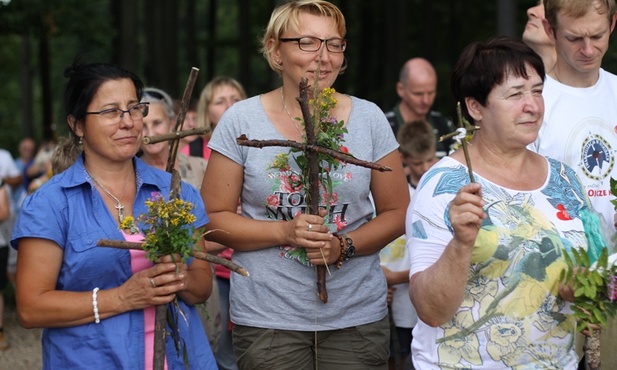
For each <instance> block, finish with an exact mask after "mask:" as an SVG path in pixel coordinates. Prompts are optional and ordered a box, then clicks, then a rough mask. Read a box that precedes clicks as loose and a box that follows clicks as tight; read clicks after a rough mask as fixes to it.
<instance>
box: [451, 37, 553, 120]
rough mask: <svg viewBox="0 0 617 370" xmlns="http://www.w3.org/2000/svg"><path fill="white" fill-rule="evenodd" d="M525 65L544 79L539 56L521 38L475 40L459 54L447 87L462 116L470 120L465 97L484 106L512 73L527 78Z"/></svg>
mask: <svg viewBox="0 0 617 370" xmlns="http://www.w3.org/2000/svg"><path fill="white" fill-rule="evenodd" d="M527 66H530V67H531V68H533V69H534V70H535V71H536V72H537V73H538V75H539V76H540V78H542V81H544V78H545V76H544V64H543V63H542V58H540V56H539V55H538V54H536V52H535V51H533V50H532V49H531V48H530V47H529V46H527V45H526V44H525V43H524V42H523V41H521V40H519V39H517V38H514V37H509V36H499V37H494V38H491V39H489V40H487V41H484V42H481V41H475V42H472V43H471V44H469V45H468V46H467V47H466V48H465V50H463V52H462V53H461V56H460V58H459V60H458V62H456V65H455V66H454V70H453V72H452V78H451V80H450V88H451V90H452V95H453V96H454V99H455V101H457V102H460V104H461V108H462V112H463V115H464V116H465V118H467V120H469V122H473V119H472V118H471V116H470V115H469V112H468V111H467V107H466V105H465V98H468V97H471V98H474V99H475V100H476V101H478V103H480V104H481V105H482V106H486V99H487V97H488V94H489V93H490V92H491V90H493V88H494V87H495V86H496V85H499V84H501V83H502V82H503V81H504V80H505V79H506V78H507V76H508V74H509V73H512V74H513V75H514V76H516V77H523V78H529V76H528V75H527Z"/></svg>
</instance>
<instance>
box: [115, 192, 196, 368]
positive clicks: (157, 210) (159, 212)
mask: <svg viewBox="0 0 617 370" xmlns="http://www.w3.org/2000/svg"><path fill="white" fill-rule="evenodd" d="M146 206H147V208H148V211H147V212H146V213H143V214H141V215H139V216H138V217H137V219H136V220H135V219H134V218H133V217H132V216H126V217H125V218H124V219H123V220H122V222H121V224H120V228H121V229H122V230H124V231H126V232H128V233H131V234H136V233H138V232H139V229H138V227H137V225H136V224H135V221H138V222H140V223H141V224H142V225H143V231H144V234H145V241H144V243H143V245H142V248H143V250H144V251H145V252H146V258H148V259H149V260H150V261H152V262H157V261H158V258H159V257H160V256H164V255H171V257H172V259H174V261H175V256H176V255H177V254H179V255H180V256H181V258H182V261H186V259H187V258H188V257H189V256H191V254H192V252H193V249H194V246H195V244H196V243H197V241H198V238H197V237H196V236H195V235H196V234H195V228H194V227H193V225H192V224H193V222H195V219H196V217H195V215H193V214H192V213H191V211H192V210H193V207H194V206H193V204H192V203H190V202H186V201H184V200H182V199H180V198H172V199H169V200H168V201H166V200H165V199H164V198H163V196H162V195H161V194H160V193H155V194H154V196H153V197H152V198H150V199H148V200H146ZM178 272H179V271H178ZM166 316H167V317H166V318H167V325H168V326H169V328H170V331H169V332H168V333H167V334H168V335H170V336H171V337H172V338H173V340H174V345H175V347H176V351H177V353H178V356H180V354H182V356H183V359H184V364H185V366H186V368H187V369H188V368H189V364H188V354H187V351H186V343H184V339H183V338H182V337H181V336H180V330H179V327H178V324H177V323H178V320H179V319H180V317H182V318H183V319H184V320H186V315H185V314H184V312H183V311H182V308H181V306H180V305H179V304H178V300H177V298H175V299H174V300H173V301H172V302H171V303H170V304H169V306H168V307H167V315H166Z"/></svg>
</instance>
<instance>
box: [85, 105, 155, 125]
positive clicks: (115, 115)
mask: <svg viewBox="0 0 617 370" xmlns="http://www.w3.org/2000/svg"><path fill="white" fill-rule="evenodd" d="M149 104H150V103H148V102H143V103H137V104H135V105H133V106H132V107H130V108H129V109H127V110H123V109H120V108H109V109H105V110H102V111H99V112H86V114H98V115H99V117H101V119H102V120H104V121H105V122H106V123H109V124H114V123H118V122H120V121H122V118H123V117H124V113H128V114H129V116H130V117H131V119H132V120H133V121H135V120H140V119H143V118H144V117H146V116H147V115H148V105H149Z"/></svg>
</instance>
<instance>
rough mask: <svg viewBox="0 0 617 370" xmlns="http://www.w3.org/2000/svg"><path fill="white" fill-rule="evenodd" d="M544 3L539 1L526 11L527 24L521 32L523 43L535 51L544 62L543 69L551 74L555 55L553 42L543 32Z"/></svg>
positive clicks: (541, 0)
mask: <svg viewBox="0 0 617 370" xmlns="http://www.w3.org/2000/svg"><path fill="white" fill-rule="evenodd" d="M544 21H545V18H544V1H543V0H539V1H538V5H535V6H532V7H531V8H529V9H527V24H526V25H525V30H524V31H523V42H524V43H525V44H527V45H528V46H529V47H530V48H532V49H533V51H535V52H536V53H537V54H538V55H539V56H540V58H542V61H543V62H544V69H545V70H546V72H547V73H549V74H550V73H551V72H552V70H553V66H554V65H555V60H556V59H557V55H556V52H555V42H554V41H553V40H551V38H550V37H549V36H548V35H547V34H546V31H545V30H544Z"/></svg>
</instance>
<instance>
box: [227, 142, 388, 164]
mask: <svg viewBox="0 0 617 370" xmlns="http://www.w3.org/2000/svg"><path fill="white" fill-rule="evenodd" d="M236 143H237V144H238V145H242V146H248V147H253V148H264V147H267V146H283V147H288V148H296V149H300V150H302V151H307V152H308V151H314V152H317V153H322V154H327V155H331V156H332V157H334V158H336V159H338V160H340V161H341V162H343V163H349V164H353V165H356V166H361V167H366V168H370V169H372V170H377V171H380V172H386V171H392V169H391V168H390V167H388V166H381V165H379V164H377V163H373V162H368V161H364V160H361V159H358V158H356V157H354V156H352V155H349V154H347V153H343V152H339V151H336V150H332V149H329V148H324V147H323V146H319V145H309V144H304V143H299V142H297V141H293V140H249V139H248V137H246V135H241V136H240V137H239V138H237V139H236Z"/></svg>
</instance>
